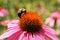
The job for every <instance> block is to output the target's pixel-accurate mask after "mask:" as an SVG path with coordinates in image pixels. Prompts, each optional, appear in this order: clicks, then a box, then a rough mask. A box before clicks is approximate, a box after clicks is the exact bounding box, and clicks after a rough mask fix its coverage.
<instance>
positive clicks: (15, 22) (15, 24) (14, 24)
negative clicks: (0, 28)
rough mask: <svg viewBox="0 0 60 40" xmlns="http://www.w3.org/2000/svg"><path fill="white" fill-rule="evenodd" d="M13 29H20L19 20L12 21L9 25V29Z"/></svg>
mask: <svg viewBox="0 0 60 40" xmlns="http://www.w3.org/2000/svg"><path fill="white" fill-rule="evenodd" d="M12 27H18V20H11V21H10V22H9V23H8V28H12Z"/></svg>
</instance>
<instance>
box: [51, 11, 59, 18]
mask: <svg viewBox="0 0 60 40" xmlns="http://www.w3.org/2000/svg"><path fill="white" fill-rule="evenodd" d="M51 17H57V18H59V17H60V14H59V12H53V13H52V14H51Z"/></svg>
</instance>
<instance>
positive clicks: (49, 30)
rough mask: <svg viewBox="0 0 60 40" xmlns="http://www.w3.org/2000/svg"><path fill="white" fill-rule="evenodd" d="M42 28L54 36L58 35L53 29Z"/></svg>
mask: <svg viewBox="0 0 60 40" xmlns="http://www.w3.org/2000/svg"><path fill="white" fill-rule="evenodd" d="M42 28H43V29H44V31H47V32H50V33H52V34H56V31H55V30H53V29H52V28H50V27H48V26H45V25H44V26H42Z"/></svg>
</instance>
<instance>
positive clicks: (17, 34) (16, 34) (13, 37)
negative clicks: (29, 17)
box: [8, 31, 22, 40]
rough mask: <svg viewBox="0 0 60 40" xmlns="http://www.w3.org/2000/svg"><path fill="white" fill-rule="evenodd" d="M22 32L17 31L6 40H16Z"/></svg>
mask: <svg viewBox="0 0 60 40" xmlns="http://www.w3.org/2000/svg"><path fill="white" fill-rule="evenodd" d="M21 33H22V31H18V32H16V33H14V34H13V35H11V36H10V37H9V38H8V40H18V39H19V36H20V35H21Z"/></svg>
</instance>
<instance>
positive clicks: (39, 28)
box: [0, 9, 58, 40]
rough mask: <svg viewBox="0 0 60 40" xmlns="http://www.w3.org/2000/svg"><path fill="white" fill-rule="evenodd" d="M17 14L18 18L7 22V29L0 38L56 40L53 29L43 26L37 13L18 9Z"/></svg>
mask: <svg viewBox="0 0 60 40" xmlns="http://www.w3.org/2000/svg"><path fill="white" fill-rule="evenodd" d="M18 16H19V18H20V19H19V20H13V21H10V22H9V23H8V27H9V29H7V30H6V31H5V33H4V34H2V35H1V36H0V39H5V38H7V40H51V39H52V40H58V38H57V37H56V36H55V31H54V30H53V29H51V28H50V27H48V26H44V25H43V23H42V21H41V18H40V17H39V16H38V15H37V14H35V13H33V12H26V10H25V9H20V10H19V11H18Z"/></svg>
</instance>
